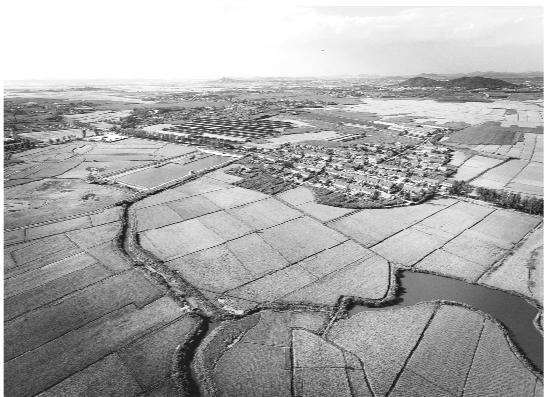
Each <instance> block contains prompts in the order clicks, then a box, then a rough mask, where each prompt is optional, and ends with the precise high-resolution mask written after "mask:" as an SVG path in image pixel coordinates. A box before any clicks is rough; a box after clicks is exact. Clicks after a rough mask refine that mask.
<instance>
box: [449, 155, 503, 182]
mask: <svg viewBox="0 0 544 397" xmlns="http://www.w3.org/2000/svg"><path fill="white" fill-rule="evenodd" d="M502 162H503V160H501V159H495V158H491V157H484V156H478V155H477V156H473V157H471V158H469V159H468V160H466V161H465V162H464V163H463V164H462V165H461V166H460V167H459V168H458V169H457V172H456V174H455V179H458V180H462V181H471V180H473V179H475V178H476V177H478V176H480V175H481V174H483V173H484V172H486V171H487V170H489V169H490V168H493V167H496V166H498V165H499V164H501V163H502Z"/></svg>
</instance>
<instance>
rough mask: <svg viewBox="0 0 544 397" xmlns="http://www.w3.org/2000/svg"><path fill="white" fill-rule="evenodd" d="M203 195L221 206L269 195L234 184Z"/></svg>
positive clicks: (242, 202) (247, 202)
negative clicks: (228, 187)
mask: <svg viewBox="0 0 544 397" xmlns="http://www.w3.org/2000/svg"><path fill="white" fill-rule="evenodd" d="M203 196H204V197H206V198H207V199H208V200H210V201H212V202H213V203H214V204H215V205H217V206H219V207H221V208H233V207H237V206H240V205H244V204H249V203H252V202H254V201H259V200H264V199H266V198H267V197H269V196H267V195H266V194H263V193H259V192H256V191H254V190H249V189H244V188H241V187H236V186H235V187H232V188H230V189H223V190H214V191H211V192H207V193H204V194H203Z"/></svg>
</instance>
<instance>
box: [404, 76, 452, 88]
mask: <svg viewBox="0 0 544 397" xmlns="http://www.w3.org/2000/svg"><path fill="white" fill-rule="evenodd" d="M443 83H444V82H443V81H440V80H435V79H430V78H428V77H412V78H411V79H408V80H406V81H403V82H401V83H399V85H401V86H403V87H443V86H444V84H443Z"/></svg>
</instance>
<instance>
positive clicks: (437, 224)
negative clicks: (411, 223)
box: [420, 201, 493, 237]
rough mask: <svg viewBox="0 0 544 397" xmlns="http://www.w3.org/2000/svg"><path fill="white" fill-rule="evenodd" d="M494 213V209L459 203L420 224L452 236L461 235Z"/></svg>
mask: <svg viewBox="0 0 544 397" xmlns="http://www.w3.org/2000/svg"><path fill="white" fill-rule="evenodd" d="M491 212H493V209H492V208H490V207H488V206H484V205H478V204H473V203H466V202H462V201H459V202H457V203H455V204H453V205H452V206H450V207H448V208H445V209H443V210H442V211H439V212H437V213H435V214H433V215H431V216H429V217H428V218H426V219H424V220H423V221H421V222H420V225H422V226H425V227H428V228H432V229H435V230H436V231H437V232H440V231H442V232H445V233H447V234H450V235H452V237H453V236H454V235H456V234H459V233H461V232H462V231H463V230H465V229H467V228H469V227H471V226H472V225H474V224H475V223H477V222H478V221H480V220H482V219H483V218H484V217H486V216H487V215H489V214H490V213H491Z"/></svg>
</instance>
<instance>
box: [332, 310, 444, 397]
mask: <svg viewBox="0 0 544 397" xmlns="http://www.w3.org/2000/svg"><path fill="white" fill-rule="evenodd" d="M435 310H436V307H435V305H432V304H419V305H416V306H412V307H408V308H402V309H393V310H384V311H369V312H361V313H357V314H355V315H353V316H352V317H350V318H348V319H345V320H340V321H338V322H337V323H336V324H334V325H333V326H332V327H331V329H330V330H329V332H328V333H327V335H326V338H327V339H328V340H331V341H332V342H334V343H335V344H336V345H338V346H340V347H342V348H343V349H345V350H347V351H349V352H351V353H353V354H355V355H356V356H357V357H360V358H361V359H362V360H363V362H364V363H365V372H366V375H367V378H368V381H369V384H370V387H371V388H372V390H373V391H374V393H375V394H376V395H385V394H386V393H387V392H388V390H389V389H390V388H391V386H392V384H393V382H394V380H395V378H396V376H397V374H398V373H399V372H400V371H401V369H402V367H403V364H404V362H405V360H406V359H407V357H408V355H409V354H410V352H411V351H412V350H413V348H414V347H415V345H416V343H417V341H418V339H419V338H420V336H421V333H422V332H423V329H424V328H425V326H426V324H427V323H428V321H429V320H430V318H431V315H432V314H433V312H434V311H435Z"/></svg>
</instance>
